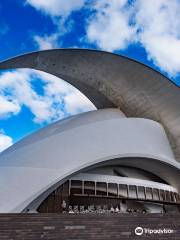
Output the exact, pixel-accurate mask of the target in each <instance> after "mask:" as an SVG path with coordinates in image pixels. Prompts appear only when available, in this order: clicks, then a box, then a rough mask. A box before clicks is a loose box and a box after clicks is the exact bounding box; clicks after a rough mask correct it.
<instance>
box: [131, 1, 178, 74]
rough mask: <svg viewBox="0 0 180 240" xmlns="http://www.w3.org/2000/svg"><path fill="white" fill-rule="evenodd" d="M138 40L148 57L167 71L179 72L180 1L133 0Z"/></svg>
mask: <svg viewBox="0 0 180 240" xmlns="http://www.w3.org/2000/svg"><path fill="white" fill-rule="evenodd" d="M136 9H137V14H136V18H135V21H136V25H137V28H138V29H139V33H138V40H139V42H140V43H141V44H142V45H143V47H144V48H145V49H146V51H147V53H148V56H149V58H150V59H152V60H153V61H154V63H155V64H156V65H157V66H159V67H160V68H161V69H162V70H164V71H166V72H168V73H169V74H170V75H174V76H175V75H176V74H177V73H178V72H180V58H179V53H180V15H179V12H180V1H179V0H158V1H157V0H148V1H143V0H137V1H136Z"/></svg>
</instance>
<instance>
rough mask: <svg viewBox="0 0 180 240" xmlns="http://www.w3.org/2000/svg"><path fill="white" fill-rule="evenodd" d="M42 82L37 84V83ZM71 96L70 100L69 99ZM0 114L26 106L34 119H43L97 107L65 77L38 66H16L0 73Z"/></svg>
mask: <svg viewBox="0 0 180 240" xmlns="http://www.w3.org/2000/svg"><path fill="white" fill-rule="evenodd" d="M37 83H38V84H40V85H41V89H42V91H40V86H38V87H36V84H37ZM69 98H70V100H69ZM0 105H1V109H0V118H5V117H6V118H7V117H9V116H11V115H13V114H14V115H15V114H17V113H19V112H20V111H21V109H22V106H26V107H27V108H28V109H29V110H30V111H31V112H32V114H33V116H34V119H33V120H34V122H36V123H43V122H51V121H54V120H58V119H62V118H64V117H65V116H68V115H72V114H76V113H79V112H83V111H88V110H93V109H95V107H94V105H93V104H92V103H91V102H90V101H89V100H88V99H87V98H86V97H85V96H84V95H83V94H82V93H81V92H79V91H78V90H77V89H75V88H74V87H72V86H71V85H69V84H68V83H66V82H64V81H63V80H61V79H59V78H57V77H55V76H53V75H50V74H47V73H44V72H41V71H35V70H27V69H26V70H25V69H23V70H15V71H10V72H5V73H3V74H1V75H0Z"/></svg>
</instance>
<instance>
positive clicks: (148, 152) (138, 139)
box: [0, 109, 180, 212]
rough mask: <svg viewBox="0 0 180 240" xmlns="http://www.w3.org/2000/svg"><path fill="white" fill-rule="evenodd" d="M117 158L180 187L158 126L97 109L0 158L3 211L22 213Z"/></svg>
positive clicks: (51, 128)
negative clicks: (51, 192) (52, 190)
mask: <svg viewBox="0 0 180 240" xmlns="http://www.w3.org/2000/svg"><path fill="white" fill-rule="evenodd" d="M115 158H116V159H118V160H116V164H117V163H120V164H125V165H126V164H127V165H128V164H130V165H131V166H136V167H140V168H142V169H146V168H148V170H149V171H151V172H153V173H154V174H156V175H158V176H160V177H161V178H162V179H164V180H165V181H167V182H168V183H170V184H171V185H172V186H174V187H175V188H176V189H178V188H179V187H180V186H179V185H180V184H179V181H178V177H179V175H178V174H179V169H180V164H179V163H177V162H176V161H175V159H174V156H173V153H172V151H171V148H170V146H169V142H168V139H167V137H166V134H165V131H164V129H163V128H162V126H161V125H160V124H159V123H157V122H154V121H152V120H147V119H142V118H141V119H140V118H126V117H125V116H124V115H123V114H122V113H121V112H120V111H119V110H118V109H106V110H97V111H92V112H87V113H84V114H80V115H77V116H74V117H71V118H68V119H65V120H63V121H59V122H57V123H54V124H52V125H50V126H48V127H46V128H44V129H42V130H40V131H38V132H37V133H35V134H33V135H31V136H29V137H27V138H26V139H24V140H22V141H21V142H19V143H17V144H15V145H14V146H12V147H10V148H9V149H8V150H7V151H5V152H4V153H2V154H1V155H0V191H1V194H0V212H20V211H22V210H23V209H24V208H25V207H27V206H28V205H29V204H30V203H31V202H33V201H34V200H35V199H36V198H37V197H39V196H40V195H41V194H42V193H44V192H45V191H46V190H47V191H48V189H50V187H53V186H54V184H56V183H58V184H59V183H62V182H63V181H65V180H66V179H67V178H69V177H70V176H71V175H72V174H74V173H77V172H78V171H80V170H82V169H84V168H87V167H89V166H92V165H94V164H107V163H108V161H110V159H112V164H113V161H114V160H113V159H115ZM137 159H138V161H137ZM43 197H45V195H43ZM41 200H42V199H41Z"/></svg>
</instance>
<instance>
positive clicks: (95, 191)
mask: <svg viewBox="0 0 180 240" xmlns="http://www.w3.org/2000/svg"><path fill="white" fill-rule="evenodd" d="M94 187H95V189H94V190H95V196H96V195H97V193H96V182H95V186H94Z"/></svg>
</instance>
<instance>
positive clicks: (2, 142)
mask: <svg viewBox="0 0 180 240" xmlns="http://www.w3.org/2000/svg"><path fill="white" fill-rule="evenodd" d="M12 144H13V140H12V138H11V137H9V136H7V135H5V134H4V133H3V132H0V152H2V151H4V150H5V149H6V148H8V147H10V146H11V145H12Z"/></svg>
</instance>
